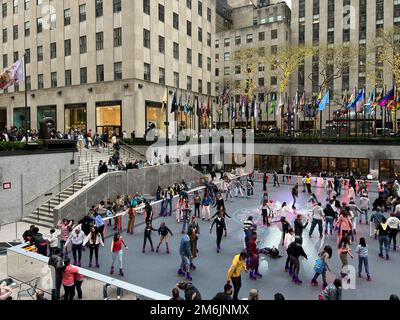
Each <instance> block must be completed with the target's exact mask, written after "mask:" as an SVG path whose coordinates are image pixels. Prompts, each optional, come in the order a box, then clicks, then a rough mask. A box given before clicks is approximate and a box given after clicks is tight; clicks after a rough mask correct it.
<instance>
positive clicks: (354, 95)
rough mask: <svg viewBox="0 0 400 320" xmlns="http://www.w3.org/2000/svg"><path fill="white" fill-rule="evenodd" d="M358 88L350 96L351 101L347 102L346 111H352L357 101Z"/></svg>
mask: <svg viewBox="0 0 400 320" xmlns="http://www.w3.org/2000/svg"><path fill="white" fill-rule="evenodd" d="M356 97H357V96H356V88H354V90H353V93H352V94H351V96H350V99H349V101H348V102H347V106H346V109H352V106H353V103H354V101H355V100H356Z"/></svg>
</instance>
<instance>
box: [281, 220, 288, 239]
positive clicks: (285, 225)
mask: <svg viewBox="0 0 400 320" xmlns="http://www.w3.org/2000/svg"><path fill="white" fill-rule="evenodd" d="M281 225H282V246H283V245H284V244H285V236H286V234H287V233H288V232H289V229H290V223H289V221H287V220H286V217H281Z"/></svg>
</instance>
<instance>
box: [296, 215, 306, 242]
mask: <svg viewBox="0 0 400 320" xmlns="http://www.w3.org/2000/svg"><path fill="white" fill-rule="evenodd" d="M307 226H308V220H307V222H306V223H305V224H304V223H303V216H302V215H301V214H298V215H297V217H296V220H294V234H295V236H296V237H300V238H303V230H304V229H305V228H307Z"/></svg>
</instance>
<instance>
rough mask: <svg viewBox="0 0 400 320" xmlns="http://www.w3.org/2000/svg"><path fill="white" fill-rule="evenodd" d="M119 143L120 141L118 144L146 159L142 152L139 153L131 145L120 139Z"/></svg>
mask: <svg viewBox="0 0 400 320" xmlns="http://www.w3.org/2000/svg"><path fill="white" fill-rule="evenodd" d="M119 143H120V145H122V146H123V147H124V148H127V149H129V150H132V153H133V154H135V153H136V154H137V155H139V156H140V157H142V158H144V159H146V155H144V154H143V153H141V152H140V151H137V150H136V149H134V148H133V147H132V146H130V145H129V144H127V143H125V142H123V141H122V140H120V141H119ZM129 150H128V152H129V153H130V151H129Z"/></svg>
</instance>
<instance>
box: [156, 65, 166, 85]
mask: <svg viewBox="0 0 400 320" xmlns="http://www.w3.org/2000/svg"><path fill="white" fill-rule="evenodd" d="M158 83H159V84H162V85H165V69H164V68H158Z"/></svg>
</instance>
